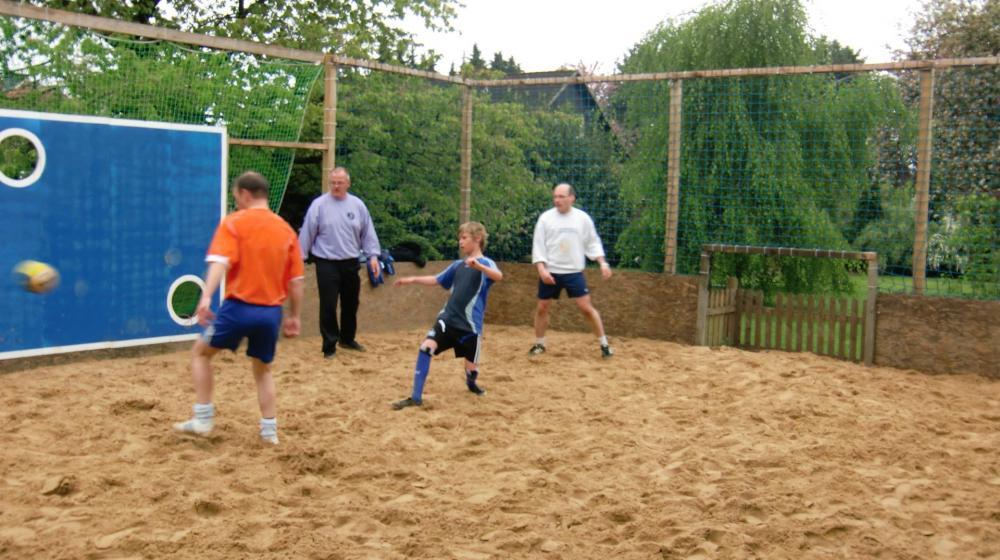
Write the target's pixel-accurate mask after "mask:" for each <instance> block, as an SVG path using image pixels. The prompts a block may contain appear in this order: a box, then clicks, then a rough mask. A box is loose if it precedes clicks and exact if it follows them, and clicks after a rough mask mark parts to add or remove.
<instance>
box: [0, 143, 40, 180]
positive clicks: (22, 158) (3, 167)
mask: <svg viewBox="0 0 1000 560" xmlns="http://www.w3.org/2000/svg"><path fill="white" fill-rule="evenodd" d="M37 165H38V152H37V150H35V146H34V144H32V143H31V142H30V141H28V139H26V138H22V137H20V136H8V137H7V138H4V139H3V141H0V173H2V174H3V175H5V176H6V177H9V178H11V179H14V180H19V179H24V178H25V177H27V176H29V175H31V173H32V172H34V170H35V167H36V166H37Z"/></svg>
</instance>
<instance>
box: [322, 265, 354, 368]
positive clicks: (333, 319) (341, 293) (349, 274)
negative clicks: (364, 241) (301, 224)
mask: <svg viewBox="0 0 1000 560" xmlns="http://www.w3.org/2000/svg"><path fill="white" fill-rule="evenodd" d="M313 260H314V261H315V262H316V284H317V285H318V286H319V332H320V334H321V335H323V353H324V354H329V353H332V352H336V351H337V342H338V341H343V342H345V343H350V342H354V337H355V336H356V335H357V333H358V300H359V298H360V296H361V277H360V276H359V275H358V271H359V270H360V269H361V264H360V263H359V262H358V259H344V260H338V261H332V260H327V259H321V258H319V257H316V256H313ZM338 299H339V300H340V323H339V324H338V323H337V300H338Z"/></svg>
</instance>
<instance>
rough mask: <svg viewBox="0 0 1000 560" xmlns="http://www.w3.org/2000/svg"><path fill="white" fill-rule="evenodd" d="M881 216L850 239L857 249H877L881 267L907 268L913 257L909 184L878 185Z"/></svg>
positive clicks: (900, 269) (911, 193) (911, 203)
mask: <svg viewBox="0 0 1000 560" xmlns="http://www.w3.org/2000/svg"><path fill="white" fill-rule="evenodd" d="M881 190H882V196H881V203H882V212H881V217H880V218H879V219H878V220H875V221H873V222H871V223H869V224H868V225H867V226H865V228H864V229H863V230H862V231H861V233H860V234H859V235H858V237H857V238H856V239H855V240H854V248H855V249H856V250H858V251H875V252H876V253H878V256H879V257H878V258H879V267H880V268H882V269H883V270H890V271H891V270H896V271H908V270H909V269H910V266H911V264H912V261H913V235H914V229H915V226H914V204H915V202H914V192H913V186H912V185H910V186H909V187H904V188H891V187H889V186H887V185H882V187H881Z"/></svg>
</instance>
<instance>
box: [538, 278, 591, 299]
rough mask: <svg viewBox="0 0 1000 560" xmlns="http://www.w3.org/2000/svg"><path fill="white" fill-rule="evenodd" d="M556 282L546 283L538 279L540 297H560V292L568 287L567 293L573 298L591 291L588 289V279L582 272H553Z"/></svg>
mask: <svg viewBox="0 0 1000 560" xmlns="http://www.w3.org/2000/svg"><path fill="white" fill-rule="evenodd" d="M552 278H553V279H555V281H556V283H555V284H546V283H545V282H542V281H541V280H539V281H538V299H559V293H560V292H561V291H562V290H563V288H565V289H566V293H567V294H568V295H569V297H571V298H578V297H581V296H585V295H587V294H589V293H590V290H588V289H587V280H586V278H584V277H583V273H582V272H571V273H569V274H553V275H552Z"/></svg>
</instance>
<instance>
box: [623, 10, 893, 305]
mask: <svg viewBox="0 0 1000 560" xmlns="http://www.w3.org/2000/svg"><path fill="white" fill-rule="evenodd" d="M805 23H806V19H805V12H804V10H803V8H802V5H801V3H800V2H798V1H797V0H735V1H731V2H726V3H723V4H719V5H716V6H712V7H709V8H706V9H704V10H702V11H701V12H699V13H698V15H696V16H695V17H693V18H692V19H691V20H689V21H686V22H683V23H667V24H665V25H662V26H660V27H659V28H657V29H656V30H655V31H654V32H652V33H651V34H650V35H649V36H647V37H646V39H645V40H644V41H643V42H641V43H640V44H638V45H637V46H636V47H634V48H633V49H632V51H631V52H630V54H629V56H628V57H627V58H626V59H625V61H624V62H623V63H622V66H621V70H622V71H623V72H654V71H670V70H695V69H712V68H738V67H763V66H774V65H802V64H808V63H813V62H825V61H828V60H829V59H830V58H832V57H833V56H837V57H848V56H850V55H851V53H853V51H850V49H847V48H846V47H842V46H840V45H839V44H834V43H829V42H827V41H826V40H825V39H821V40H818V41H817V40H812V39H810V38H809V36H808V34H807V33H806V31H805ZM669 96H670V89H669V84H667V83H641V84H628V85H626V86H623V87H621V88H620V89H619V90H618V92H617V93H616V95H615V96H614V99H613V102H614V104H615V107H616V109H617V112H618V113H619V114H620V115H622V117H623V119H624V123H625V126H626V128H627V129H628V130H630V131H635V137H636V141H635V142H636V143H635V147H634V150H633V153H632V157H631V159H630V160H629V161H628V162H627V163H626V164H625V166H624V175H623V179H622V197H623V199H624V200H625V201H626V203H627V205H628V207H629V209H630V212H631V213H632V221H631V222H630V225H629V227H628V228H626V230H625V232H623V234H622V236H621V237H620V238H619V240H618V250H619V251H620V252H621V254H622V258H623V259H624V260H626V262H638V263H640V265H641V266H642V267H643V268H646V269H653V270H656V269H657V267H658V266H659V263H661V262H662V260H663V247H662V244H660V243H655V242H652V241H648V240H647V239H650V238H651V239H662V238H663V231H664V221H665V220H664V214H665V194H664V191H665V185H666V175H667V169H666V165H665V163H666V148H667V146H668V138H667V133H668V130H669V129H668V126H669V114H668V111H667V109H668V107H669ZM901 109H902V105H901V104H900V102H899V100H898V96H897V95H896V93H895V88H894V87H893V84H892V82H891V81H890V80H889V79H887V78H882V77H878V76H873V75H866V76H854V77H852V78H851V79H849V80H847V79H845V80H838V79H837V77H836V76H834V75H817V76H786V77H762V78H732V79H721V78H720V79H701V80H693V79H689V80H685V81H684V83H683V107H682V111H683V118H684V122H683V126H682V139H681V145H682V152H681V169H680V176H681V193H680V201H681V202H680V209H679V214H680V227H679V234H678V235H679V246H678V263H679V267H678V268H679V271H680V272H687V273H692V272H694V271H695V270H696V267H697V262H698V255H699V253H700V246H701V244H703V243H733V244H744V245H768V246H795V247H816V248H826V249H845V248H847V247H848V246H849V241H850V239H851V238H852V237H853V236H854V235H856V234H857V232H858V231H859V230H860V229H861V228H863V227H864V224H865V223H866V221H865V220H864V219H862V220H859V219H858V216H859V214H862V215H863V214H865V213H866V212H868V210H869V209H868V208H865V207H862V206H863V205H864V204H867V202H866V201H868V199H869V197H870V191H871V181H870V178H869V169H870V168H871V167H872V165H873V164H874V151H873V150H872V149H871V148H870V146H869V145H870V139H871V138H873V137H874V136H876V134H877V132H878V130H879V129H880V127H886V126H890V125H891V121H890V117H891V116H893V115H895V114H898V112H899V111H900V110H901ZM649 232H652V234H651V235H648V237H647V234H648V233H649ZM738 261H739V259H735V260H734V261H733V262H734V264H732V266H731V268H732V270H734V271H736V272H739V273H740V274H744V275H745V277H741V281H743V282H744V283H745V284H748V285H753V286H754V287H759V288H763V289H765V290H768V289H771V288H772V287H774V286H779V285H780V286H784V287H785V288H786V289H790V290H793V291H802V290H805V289H844V288H845V287H846V286H847V285H848V283H847V281H846V277H845V276H844V274H845V273H844V267H843V266H842V265H840V264H837V263H831V262H828V261H818V262H816V263H814V264H813V263H806V262H804V261H803V262H798V261H796V260H794V259H789V260H788V261H787V262H784V264H781V265H774V264H769V261H768V260H767V259H750V260H747V261H746V262H738ZM778 273H781V274H778Z"/></svg>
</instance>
